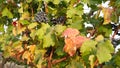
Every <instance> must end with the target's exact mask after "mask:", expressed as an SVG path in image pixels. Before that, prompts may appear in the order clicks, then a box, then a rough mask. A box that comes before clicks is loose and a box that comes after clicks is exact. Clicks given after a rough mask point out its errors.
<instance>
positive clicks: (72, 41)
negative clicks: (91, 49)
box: [63, 36, 88, 56]
mask: <svg viewBox="0 0 120 68" xmlns="http://www.w3.org/2000/svg"><path fill="white" fill-rule="evenodd" d="M86 40H88V39H87V38H86V37H83V36H76V37H71V38H65V46H64V48H63V50H64V51H65V52H66V53H68V54H69V55H70V56H73V55H74V54H75V53H76V50H77V49H78V48H80V47H81V45H82V43H83V42H85V41H86Z"/></svg>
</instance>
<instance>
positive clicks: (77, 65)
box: [66, 57, 84, 68]
mask: <svg viewBox="0 0 120 68" xmlns="http://www.w3.org/2000/svg"><path fill="white" fill-rule="evenodd" d="M66 68H84V65H83V63H82V61H81V60H80V58H78V57H76V58H75V59H72V61H70V63H69V64H68V65H67V66H66Z"/></svg>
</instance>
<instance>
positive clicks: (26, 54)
mask: <svg viewBox="0 0 120 68" xmlns="http://www.w3.org/2000/svg"><path fill="white" fill-rule="evenodd" d="M30 56H31V54H30V52H29V51H25V52H24V54H23V55H22V59H23V60H25V59H26V60H27V64H29V63H30V62H31V61H32V60H31V58H30Z"/></svg>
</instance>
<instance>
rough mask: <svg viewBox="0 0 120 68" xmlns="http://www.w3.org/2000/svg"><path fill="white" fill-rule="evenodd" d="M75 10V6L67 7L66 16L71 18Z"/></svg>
mask: <svg viewBox="0 0 120 68" xmlns="http://www.w3.org/2000/svg"><path fill="white" fill-rule="evenodd" d="M75 12H76V10H75V8H70V9H68V10H67V13H66V14H67V18H72V16H74V14H75Z"/></svg>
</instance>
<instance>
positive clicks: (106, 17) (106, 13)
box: [102, 7, 113, 25]
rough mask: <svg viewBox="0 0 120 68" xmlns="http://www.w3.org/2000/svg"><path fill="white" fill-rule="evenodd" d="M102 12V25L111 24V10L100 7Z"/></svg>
mask: <svg viewBox="0 0 120 68" xmlns="http://www.w3.org/2000/svg"><path fill="white" fill-rule="evenodd" d="M102 12H103V14H104V23H103V24H104V25H106V24H109V23H110V22H111V15H112V12H113V9H111V8H104V7H102Z"/></svg>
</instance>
